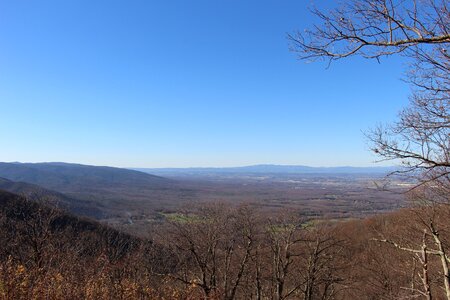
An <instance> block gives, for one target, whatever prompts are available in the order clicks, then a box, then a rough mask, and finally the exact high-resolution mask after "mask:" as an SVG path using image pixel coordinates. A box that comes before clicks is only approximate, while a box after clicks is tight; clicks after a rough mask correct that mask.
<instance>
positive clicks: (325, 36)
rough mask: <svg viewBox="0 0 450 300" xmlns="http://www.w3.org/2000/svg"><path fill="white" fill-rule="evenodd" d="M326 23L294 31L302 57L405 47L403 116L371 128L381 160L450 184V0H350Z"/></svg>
mask: <svg viewBox="0 0 450 300" xmlns="http://www.w3.org/2000/svg"><path fill="white" fill-rule="evenodd" d="M312 12H313V13H314V14H315V15H316V16H317V17H318V18H319V19H320V20H321V22H322V24H320V25H316V26H314V27H313V28H312V29H309V30H305V31H304V32H296V33H294V34H292V35H289V39H290V41H291V45H292V50H293V51H295V52H296V53H297V54H298V56H299V58H300V59H308V60H316V59H328V60H329V61H330V62H331V61H333V60H338V59H342V58H346V57H349V56H356V55H358V56H362V57H365V58H369V59H377V60H378V61H379V60H380V58H381V57H384V56H389V55H395V54H400V55H403V56H405V57H407V58H409V60H410V68H409V70H408V72H407V81H408V82H409V83H410V84H411V86H412V87H413V91H412V94H411V97H410V103H409V106H408V107H406V108H405V109H404V110H403V111H401V112H400V115H399V119H398V120H397V121H396V122H395V123H394V124H390V125H388V126H381V127H379V128H376V129H375V130H373V131H372V132H370V133H369V134H368V138H369V140H370V141H371V149H372V150H373V151H374V152H375V153H376V154H377V155H378V156H379V157H381V160H394V161H397V162H399V163H400V164H401V165H402V166H403V168H402V169H401V170H400V171H399V172H398V173H401V174H405V175H408V176H412V177H414V178H416V179H419V180H420V183H421V184H423V183H427V182H430V181H433V182H438V183H439V184H442V185H443V186H444V187H447V188H449V186H450V177H449V176H450V153H449V148H450V49H449V48H450V47H449V46H450V11H449V4H448V1H446V0H436V1H435V0H414V1H401V0H351V1H345V2H343V3H342V4H341V5H339V6H338V7H337V8H336V9H334V10H332V11H329V12H327V13H325V12H322V11H320V10H318V9H313V10H312Z"/></svg>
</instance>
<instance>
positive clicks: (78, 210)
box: [0, 177, 103, 219]
mask: <svg viewBox="0 0 450 300" xmlns="http://www.w3.org/2000/svg"><path fill="white" fill-rule="evenodd" d="M0 189H1V190H5V191H7V192H10V193H14V194H17V195H20V196H23V197H25V198H27V199H29V200H32V201H38V202H45V203H47V204H51V205H55V206H57V207H59V208H62V209H64V210H68V211H70V212H71V213H74V214H76V215H81V216H87V217H91V218H95V219H101V218H102V217H103V213H102V210H101V207H99V206H98V204H97V203H94V202H93V201H86V200H83V199H75V198H71V197H68V196H66V195H64V194H62V193H58V192H55V191H52V190H49V189H45V188H43V187H40V186H38V185H35V184H31V183H26V182H16V181H12V180H8V179H5V178H1V177H0Z"/></svg>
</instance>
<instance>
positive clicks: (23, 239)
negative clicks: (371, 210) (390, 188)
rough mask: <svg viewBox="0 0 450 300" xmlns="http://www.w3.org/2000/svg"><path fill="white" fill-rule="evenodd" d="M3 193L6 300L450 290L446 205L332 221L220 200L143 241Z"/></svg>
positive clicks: (387, 295) (380, 295) (1, 278)
mask: <svg viewBox="0 0 450 300" xmlns="http://www.w3.org/2000/svg"><path fill="white" fill-rule="evenodd" d="M0 196H1V199H0V200H1V201H0V203H1V208H0V209H1V216H2V218H1V220H0V232H1V234H0V238H1V239H2V240H1V243H0V244H1V245H2V247H1V248H0V251H1V253H0V257H1V264H0V297H1V298H3V299H61V298H65V299H155V298H157V299H203V298H208V299H399V298H419V297H426V298H428V299H431V298H435V299H444V298H446V295H448V293H449V289H448V282H449V277H448V263H449V258H448V256H447V252H448V251H449V249H448V243H449V239H450V232H449V231H448V230H449V229H450V228H449V225H450V224H449V223H448V219H449V217H450V208H449V207H448V206H447V205H441V204H437V203H423V202H421V203H420V206H418V207H414V208H411V209H404V210H401V211H398V212H395V213H391V214H385V215H379V216H375V217H372V218H367V219H363V220H355V221H348V222H343V223H333V222H325V221H324V222H311V221H308V220H307V219H304V218H302V217H300V215H299V214H298V213H293V212H290V211H279V212H277V213H273V214H271V215H266V214H262V213H259V212H258V211H257V210H255V209H252V208H249V207H246V206H238V207H232V208H230V207H227V206H224V205H221V204H218V203H215V204H210V205H202V206H198V207H196V208H195V209H193V210H191V212H189V213H186V214H184V213H181V212H180V213H179V214H177V215H174V216H172V217H171V218H170V219H168V220H167V222H164V223H161V224H159V225H155V226H154V227H153V228H149V230H150V232H149V236H150V237H151V238H138V237H133V236H131V235H128V234H125V233H121V232H120V231H118V230H116V229H111V228H108V227H106V226H104V225H101V224H99V223H96V222H95V221H90V220H87V219H83V218H79V217H75V216H72V215H70V214H68V213H65V212H63V211H60V210H58V209H55V208H53V207H51V206H47V205H45V204H39V203H36V202H31V201H28V200H26V199H24V198H22V197H20V196H17V195H14V194H10V193H7V192H2V193H1V194H0ZM446 196H448V195H446ZM415 199H416V201H418V203H419V202H420V201H421V200H420V199H421V195H416V196H415Z"/></svg>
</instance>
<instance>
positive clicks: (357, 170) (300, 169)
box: [133, 164, 396, 175]
mask: <svg viewBox="0 0 450 300" xmlns="http://www.w3.org/2000/svg"><path fill="white" fill-rule="evenodd" d="M395 169H396V168H395V167H349V166H343V167H309V166H303V165H271V164H263V165H253V166H243V167H222V168H221V167H218V168H134V169H133V170H137V171H142V172H147V173H153V174H158V175H165V174H177V173H179V174H208V173H209V174H222V173H236V174H245V173H248V174H270V173H272V174H275V173H277V174H363V173H368V174H386V173H389V172H392V171H394V170H395Z"/></svg>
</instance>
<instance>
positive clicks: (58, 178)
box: [0, 162, 193, 220]
mask: <svg viewBox="0 0 450 300" xmlns="http://www.w3.org/2000/svg"><path fill="white" fill-rule="evenodd" d="M0 177H1V178H4V179H3V180H0V188H2V187H3V189H5V190H8V191H10V192H15V193H19V194H21V195H23V196H26V197H28V198H30V199H34V200H41V199H52V200H54V201H56V202H58V203H61V204H63V206H64V207H65V208H67V209H68V210H70V211H71V212H73V213H76V214H80V215H84V216H90V217H94V218H97V219H114V220H116V219H117V218H122V217H123V216H124V215H128V214H129V213H131V212H132V213H133V214H138V213H142V211H143V210H146V211H154V210H155V209H158V208H159V207H160V206H161V205H165V206H167V205H175V204H174V203H177V201H178V199H180V198H181V197H183V196H184V195H186V194H187V195H191V194H192V193H193V192H192V191H190V190H186V189H183V188H180V187H179V186H178V182H177V181H175V180H173V179H167V178H164V177H160V176H155V175H150V174H148V173H144V172H139V171H135V170H129V169H122V168H114V167H104V166H89V165H81V164H71V163H61V162H56V163H54V162H48V163H18V162H14V163H5V162H3V163H0ZM168 198H169V200H167V199H168ZM163 201H164V204H162V202H163ZM169 202H170V203H171V204H168V203H169Z"/></svg>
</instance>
